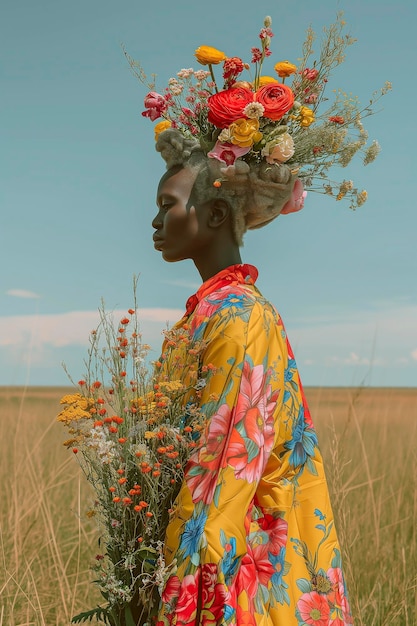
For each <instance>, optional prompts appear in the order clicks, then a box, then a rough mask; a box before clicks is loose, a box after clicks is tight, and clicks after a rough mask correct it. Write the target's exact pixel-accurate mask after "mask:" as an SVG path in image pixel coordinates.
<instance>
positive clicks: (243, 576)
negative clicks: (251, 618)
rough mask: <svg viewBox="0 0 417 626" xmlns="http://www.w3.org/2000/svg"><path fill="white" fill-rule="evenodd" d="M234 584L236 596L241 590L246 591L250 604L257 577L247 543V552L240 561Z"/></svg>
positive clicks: (254, 592)
mask: <svg viewBox="0 0 417 626" xmlns="http://www.w3.org/2000/svg"><path fill="white" fill-rule="evenodd" d="M235 585H236V593H237V596H239V595H240V594H241V593H242V591H246V593H247V594H248V598H249V602H250V603H251V604H252V603H253V599H254V597H255V596H256V592H257V590H258V577H257V575H256V567H255V561H254V558H253V552H252V548H251V546H250V545H249V544H248V550H247V553H246V554H245V555H244V557H243V558H242V560H241V562H240V567H239V570H238V573H237V575H236V579H235Z"/></svg>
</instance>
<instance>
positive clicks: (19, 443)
mask: <svg viewBox="0 0 417 626" xmlns="http://www.w3.org/2000/svg"><path fill="white" fill-rule="evenodd" d="M64 391H65V390H63V389H57V388H33V389H28V390H24V389H22V388H0V446H1V447H0V481H1V507H0V626H66V625H68V624H69V623H70V620H71V616H72V615H74V614H75V613H77V612H79V611H81V610H83V609H86V608H90V607H91V606H92V604H93V603H94V602H95V601H98V600H99V598H98V596H97V595H96V592H95V589H94V587H93V585H91V584H90V579H91V574H90V569H89V567H90V564H91V562H92V560H93V559H94V556H95V554H96V552H97V551H98V547H97V534H96V530H95V525H94V520H90V519H88V518H87V517H86V511H87V510H88V509H89V497H90V496H89V493H88V488H87V486H86V484H85V481H84V480H83V476H82V475H81V474H80V472H79V470H78V466H77V463H76V462H75V460H74V458H73V456H72V454H71V453H70V452H68V451H66V450H65V449H64V448H63V447H62V445H61V442H62V440H63V439H64V432H63V429H62V427H61V426H60V425H59V424H57V423H56V422H55V415H56V413H57V410H58V401H59V398H60V397H61V395H62V394H63V392H64ZM306 395H307V398H308V400H309V403H310V407H311V410H312V414H313V418H314V421H315V423H316V426H317V429H318V432H319V438H320V442H321V448H322V451H323V455H324V458H325V462H326V468H327V475H328V479H329V483H330V488H331V491H332V494H333V502H334V508H335V514H336V519H337V522H338V529H339V536H340V539H341V543H342V545H343V548H344V562H345V570H346V574H347V578H348V583H349V589H350V596H351V603H352V606H353V610H354V615H355V624H356V625H357V626H403V625H404V626H414V625H416V624H417V620H416V615H417V599H416V585H417V581H416V571H417V546H416V532H417V484H416V482H417V476H416V442H417V389H357V390H353V389H313V388H311V389H307V390H306Z"/></svg>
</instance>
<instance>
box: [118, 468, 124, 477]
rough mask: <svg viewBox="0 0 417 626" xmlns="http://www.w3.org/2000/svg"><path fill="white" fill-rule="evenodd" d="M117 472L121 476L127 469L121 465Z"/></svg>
mask: <svg viewBox="0 0 417 626" xmlns="http://www.w3.org/2000/svg"><path fill="white" fill-rule="evenodd" d="M117 473H118V474H119V475H120V476H123V474H124V473H125V471H124V469H123V468H122V467H120V468H119V469H118V470H117Z"/></svg>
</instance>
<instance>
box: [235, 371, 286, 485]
mask: <svg viewBox="0 0 417 626" xmlns="http://www.w3.org/2000/svg"><path fill="white" fill-rule="evenodd" d="M266 377H267V373H264V369H263V366H262V365H256V366H255V367H252V368H251V366H250V365H249V363H248V362H247V361H245V363H244V365H243V371H242V379H241V384H240V393H239V396H238V399H237V403H236V411H235V423H238V422H242V425H243V427H244V430H245V433H246V437H245V438H244V437H242V435H241V433H240V432H239V430H237V428H234V429H233V431H232V433H231V436H230V440H229V444H228V446H227V462H228V464H229V465H230V466H231V467H233V468H234V470H235V476H236V478H243V479H245V480H247V481H248V482H250V483H252V482H255V481H256V480H258V479H259V477H260V476H261V474H262V472H263V469H264V467H265V465H266V462H267V460H268V457H269V454H270V452H271V450H272V446H273V444H274V439H275V430H274V410H275V407H276V400H277V397H278V392H274V393H272V390H271V386H270V385H269V384H268V385H267V384H266ZM248 440H249V441H251V444H252V450H251V454H250V456H249V452H248V448H247V441H248ZM253 444H255V446H256V448H257V453H256V454H254V450H253ZM249 459H250V460H249Z"/></svg>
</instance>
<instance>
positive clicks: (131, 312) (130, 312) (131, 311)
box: [127, 309, 135, 315]
mask: <svg viewBox="0 0 417 626" xmlns="http://www.w3.org/2000/svg"><path fill="white" fill-rule="evenodd" d="M127 312H128V313H129V314H130V315H133V313H134V312H135V309H128V311H127Z"/></svg>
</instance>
